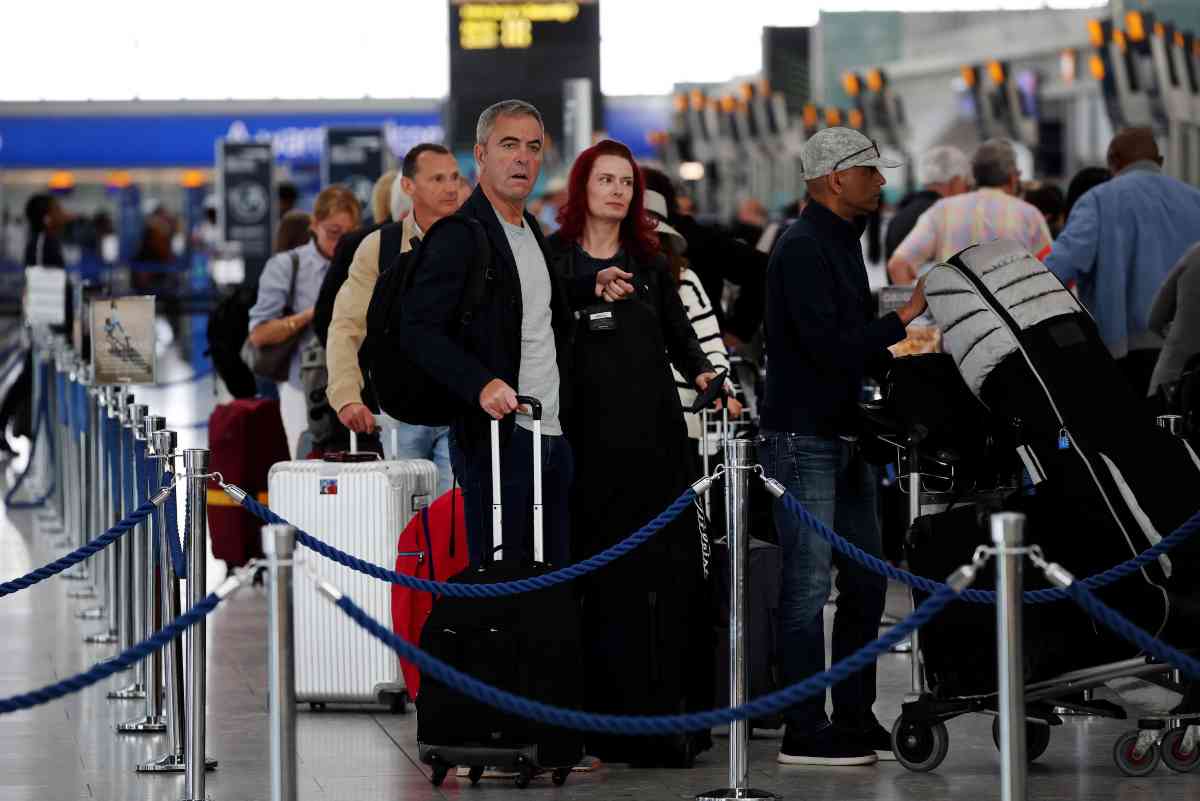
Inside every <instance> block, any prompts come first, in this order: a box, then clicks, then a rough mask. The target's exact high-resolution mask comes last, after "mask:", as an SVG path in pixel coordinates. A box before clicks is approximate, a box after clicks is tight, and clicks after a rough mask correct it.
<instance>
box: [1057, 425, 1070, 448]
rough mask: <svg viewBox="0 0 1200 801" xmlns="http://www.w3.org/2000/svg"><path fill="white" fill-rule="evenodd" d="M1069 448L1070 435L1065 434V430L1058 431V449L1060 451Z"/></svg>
mask: <svg viewBox="0 0 1200 801" xmlns="http://www.w3.org/2000/svg"><path fill="white" fill-rule="evenodd" d="M1070 448H1071V435H1070V434H1068V433H1067V429H1066V428H1060V429H1059V430H1058V449H1059V450H1060V451H1065V450H1069V449H1070Z"/></svg>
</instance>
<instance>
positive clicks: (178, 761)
mask: <svg viewBox="0 0 1200 801" xmlns="http://www.w3.org/2000/svg"><path fill="white" fill-rule="evenodd" d="M186 767H187V761H186V760H185V759H184V757H183V754H164V755H163V756H160V757H158V758H157V759H152V760H150V761H149V762H143V763H142V764H140V765H138V766H137V767H136V768H134V770H135V771H136V772H137V773H183V772H184V769H185V768H186ZM204 769H205V771H210V770H216V769H217V760H215V759H208V760H205V764H204Z"/></svg>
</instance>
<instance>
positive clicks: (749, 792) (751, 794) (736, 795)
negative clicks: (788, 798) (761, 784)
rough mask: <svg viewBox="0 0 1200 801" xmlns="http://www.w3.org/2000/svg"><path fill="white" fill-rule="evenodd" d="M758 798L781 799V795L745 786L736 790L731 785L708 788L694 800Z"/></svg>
mask: <svg viewBox="0 0 1200 801" xmlns="http://www.w3.org/2000/svg"><path fill="white" fill-rule="evenodd" d="M743 798H744V799H751V798H752V799H760V800H761V801H781V799H782V798H783V796H778V795H775V794H774V793H770V792H767V791H766V790H754V789H751V788H746V789H744V790H737V789H735V788H733V787H723V788H721V789H719V790H709V791H708V792H707V793H701V794H700V795H698V796H696V801H730V799H743Z"/></svg>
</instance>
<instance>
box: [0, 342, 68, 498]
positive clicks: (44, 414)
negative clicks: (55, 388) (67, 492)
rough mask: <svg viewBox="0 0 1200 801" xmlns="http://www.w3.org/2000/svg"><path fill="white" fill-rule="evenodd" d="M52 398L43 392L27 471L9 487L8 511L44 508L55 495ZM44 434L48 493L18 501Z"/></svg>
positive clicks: (45, 383)
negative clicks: (41, 436)
mask: <svg viewBox="0 0 1200 801" xmlns="http://www.w3.org/2000/svg"><path fill="white" fill-rule="evenodd" d="M42 371H43V375H45V365H43V366H42ZM48 381H49V377H48V376H47V377H46V378H44V379H43V381H42V386H43V387H46V386H47V382H48ZM49 418H50V398H49V397H48V396H47V394H46V393H45V391H43V392H42V398H41V402H40V403H39V404H38V409H37V418H36V419H35V421H34V425H33V433H32V434H31V435H30V438H29V461H28V462H27V463H26V465H25V469H24V470H22V471H21V475H19V476H17V480H16V481H14V482H13V485H12V486H11V487H9V489H8V492H6V493H5V494H4V506H5V508H8V509H37V508H39V507H41V506H44V505H45V503H46V501H48V500H50V496H51V495H53V494H54V474H55V472H56V470H55V465H56V464H57V454H56V450H55V447H54V432H53V431H51V430H50V419H49ZM39 431H40V432H43V433H44V434H45V435H46V447H47V448H48V449H49V450H48V452H49V454H50V481H49V484H48V486H47V487H46V492H45V493H43V495H42V496H41V497H40V498H36V499H34V500H32V501H17V500H14V498H16V496H17V493H18V492H20V491H21V487H22V486H23V485H24V484H25V479H26V478H28V477H29V474H30V473H31V472H32V471H33V465H34V459H36V458H37V449H38V439H39V437H38V432H39Z"/></svg>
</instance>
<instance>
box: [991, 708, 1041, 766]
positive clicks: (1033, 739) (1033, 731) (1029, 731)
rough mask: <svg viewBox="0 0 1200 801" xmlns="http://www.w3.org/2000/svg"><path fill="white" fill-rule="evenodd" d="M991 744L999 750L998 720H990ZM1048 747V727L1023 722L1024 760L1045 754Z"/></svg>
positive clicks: (1031, 759)
mask: <svg viewBox="0 0 1200 801" xmlns="http://www.w3.org/2000/svg"><path fill="white" fill-rule="evenodd" d="M992 742H993V743H995V744H996V750H1000V718H998V717H995V718H992ZM1049 746H1050V726H1049V725H1046V724H1042V723H1034V722H1032V721H1028V720H1027V721H1025V760H1026V761H1027V762H1032V761H1033V760H1035V759H1037V758H1038V757H1040V756H1041V755H1042V754H1044V753H1046V749H1047V748H1048V747H1049Z"/></svg>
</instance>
